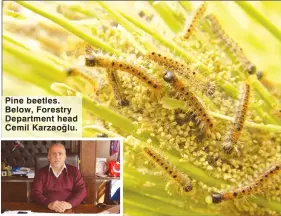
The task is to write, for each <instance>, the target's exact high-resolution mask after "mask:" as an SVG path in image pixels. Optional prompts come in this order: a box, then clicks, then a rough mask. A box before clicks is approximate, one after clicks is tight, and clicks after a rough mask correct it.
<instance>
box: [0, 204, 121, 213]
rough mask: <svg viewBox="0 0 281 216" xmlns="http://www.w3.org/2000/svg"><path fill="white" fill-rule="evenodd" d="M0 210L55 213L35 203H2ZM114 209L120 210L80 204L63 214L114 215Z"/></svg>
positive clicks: (112, 207) (115, 207)
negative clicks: (101, 213) (110, 213)
mask: <svg viewBox="0 0 281 216" xmlns="http://www.w3.org/2000/svg"><path fill="white" fill-rule="evenodd" d="M2 209H7V210H10V211H12V210H25V211H28V210H29V211H30V210H31V211H32V212H44V213H56V212H55V211H52V210H50V209H48V208H47V207H45V206H43V205H40V204H37V203H7V202H3V203H2ZM116 209H119V210H120V206H119V205H118V206H106V207H105V208H97V207H96V206H94V205H90V204H81V205H78V206H76V207H74V208H72V209H69V210H67V211H66V212H65V213H92V214H93V213H100V212H103V211H105V210H106V211H109V212H112V211H114V212H113V213H116Z"/></svg>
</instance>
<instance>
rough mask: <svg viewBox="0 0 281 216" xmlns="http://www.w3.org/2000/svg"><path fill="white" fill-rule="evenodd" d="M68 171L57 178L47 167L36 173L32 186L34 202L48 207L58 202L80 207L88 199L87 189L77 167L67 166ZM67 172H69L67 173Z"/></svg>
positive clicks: (48, 166)
mask: <svg viewBox="0 0 281 216" xmlns="http://www.w3.org/2000/svg"><path fill="white" fill-rule="evenodd" d="M65 166H66V170H65V171H64V169H63V171H62V172H61V174H60V176H59V177H58V178H57V177H56V176H55V175H53V173H52V172H51V170H50V165H49V164H48V165H46V166H45V167H43V168H41V169H40V170H38V171H36V173H35V178H34V180H33V184H32V190H31V197H32V201H35V202H37V203H41V204H43V205H44V206H46V207H47V206H48V205H49V204H50V203H51V202H54V201H56V200H60V201H66V202H69V203H71V205H72V207H75V206H77V205H79V204H80V203H81V202H82V201H83V200H84V199H85V197H86V194H87V192H86V187H85V183H84V180H83V178H82V175H81V173H80V171H79V170H78V169H77V167H75V166H71V165H69V164H65ZM66 171H67V172H66Z"/></svg>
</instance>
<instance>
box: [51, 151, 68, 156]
mask: <svg viewBox="0 0 281 216" xmlns="http://www.w3.org/2000/svg"><path fill="white" fill-rule="evenodd" d="M50 155H51V157H56V156H59V157H61V156H63V155H65V154H64V153H63V152H58V153H56V152H53V153H50Z"/></svg>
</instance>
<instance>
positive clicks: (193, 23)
mask: <svg viewBox="0 0 281 216" xmlns="http://www.w3.org/2000/svg"><path fill="white" fill-rule="evenodd" d="M206 10H207V2H203V4H202V5H201V6H200V7H199V8H198V10H197V12H196V14H195V16H194V17H193V19H192V21H191V24H190V26H189V27H188V29H187V31H186V33H185V35H184V39H186V40H188V39H189V38H190V36H191V35H192V32H193V31H194V30H195V28H196V26H197V24H198V22H199V20H200V19H201V17H202V16H203V15H204V13H205V11H206Z"/></svg>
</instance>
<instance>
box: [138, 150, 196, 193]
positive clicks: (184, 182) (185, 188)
mask: <svg viewBox="0 0 281 216" xmlns="http://www.w3.org/2000/svg"><path fill="white" fill-rule="evenodd" d="M143 151H144V153H145V155H146V156H147V157H148V158H149V159H150V160H151V161H152V162H153V164H154V165H156V166H157V167H160V168H161V169H162V170H163V171H164V172H165V173H167V175H168V176H169V178H170V179H172V180H174V181H175V182H176V183H177V184H178V185H179V189H180V191H181V192H189V191H191V190H192V185H191V183H190V179H189V178H187V177H186V176H185V175H183V174H182V173H181V172H180V171H178V170H177V168H176V167H175V166H173V165H172V164H171V163H170V162H169V161H168V160H167V159H166V158H164V157H163V156H162V155H161V154H159V153H157V152H155V151H153V150H152V149H151V148H148V147H144V148H143Z"/></svg>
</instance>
